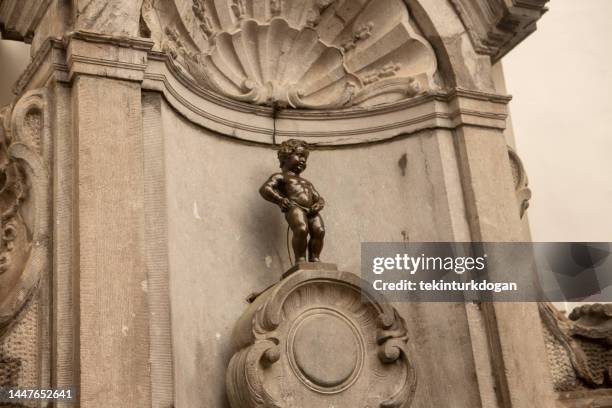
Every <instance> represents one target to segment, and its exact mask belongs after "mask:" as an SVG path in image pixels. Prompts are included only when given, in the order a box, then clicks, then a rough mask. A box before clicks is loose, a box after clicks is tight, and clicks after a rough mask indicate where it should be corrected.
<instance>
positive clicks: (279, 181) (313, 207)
mask: <svg viewBox="0 0 612 408" xmlns="http://www.w3.org/2000/svg"><path fill="white" fill-rule="evenodd" d="M309 153H310V152H309V150H308V144H307V143H306V142H304V141H302V140H296V139H291V140H287V141H285V142H283V143H281V145H280V149H279V151H278V160H279V161H280V168H281V170H282V172H281V173H276V174H273V175H272V176H270V178H269V179H268V181H266V182H265V183H264V185H263V186H261V189H260V190H259V192H260V194H261V195H262V197H263V198H265V199H266V200H268V201H270V202H272V203H274V204H276V205H278V206H279V207H280V209H281V211H282V212H284V213H285V218H286V219H287V222H288V223H289V227H290V228H291V231H292V232H293V239H292V241H291V246H292V247H293V253H294V254H295V262H296V263H297V262H304V261H306V251H307V250H308V261H310V262H320V259H319V257H320V256H321V250H323V238H324V236H325V227H324V225H323V219H322V218H321V215H320V214H319V212H320V211H321V210H323V207H324V206H325V200H323V197H321V196H320V195H319V193H318V192H317V190H315V188H314V186H313V185H312V183H310V182H309V181H308V180H306V179H304V178H302V177H300V174H301V173H302V172H303V171H304V170H306V161H307V160H308V155H309ZM309 236H310V240H309V239H308V237H309Z"/></svg>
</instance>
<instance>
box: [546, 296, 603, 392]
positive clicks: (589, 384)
mask: <svg viewBox="0 0 612 408" xmlns="http://www.w3.org/2000/svg"><path fill="white" fill-rule="evenodd" d="M540 314H541V315H542V321H543V323H544V332H545V335H546V351H547V352H548V359H549V361H550V365H551V371H552V376H553V381H554V383H553V384H554V386H555V390H557V391H562V392H568V391H584V390H586V389H595V388H611V387H612V305H610V304H607V305H602V304H595V305H584V306H581V307H578V308H576V309H574V310H573V311H572V313H571V314H570V316H569V319H568V318H567V317H566V316H565V315H564V314H562V313H561V312H559V311H558V310H557V309H556V308H555V307H554V305H552V304H548V303H544V304H541V305H540Z"/></svg>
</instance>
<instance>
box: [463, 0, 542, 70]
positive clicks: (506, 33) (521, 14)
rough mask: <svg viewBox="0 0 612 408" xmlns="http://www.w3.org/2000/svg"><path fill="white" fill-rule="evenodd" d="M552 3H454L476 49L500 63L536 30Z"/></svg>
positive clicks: (528, 0)
mask: <svg viewBox="0 0 612 408" xmlns="http://www.w3.org/2000/svg"><path fill="white" fill-rule="evenodd" d="M548 1H549V0H451V3H452V4H453V6H454V7H455V8H456V10H457V12H458V13H459V16H461V19H462V21H463V23H464V24H465V26H466V29H467V31H468V33H469V34H470V38H471V39H472V41H473V43H474V47H475V48H476V49H477V50H478V51H479V52H482V53H485V54H488V55H491V56H492V57H493V59H494V60H499V59H500V58H502V57H503V56H504V55H505V54H506V53H508V52H509V51H510V50H511V49H512V48H514V47H515V46H516V45H517V44H518V43H520V42H521V41H523V40H524V39H525V37H527V36H528V35H530V34H531V33H533V32H534V31H535V30H536V28H537V27H536V23H537V22H538V20H539V19H540V18H541V17H542V15H543V14H544V13H545V12H546V11H547V10H548V9H547V8H546V7H545V6H546V3H548Z"/></svg>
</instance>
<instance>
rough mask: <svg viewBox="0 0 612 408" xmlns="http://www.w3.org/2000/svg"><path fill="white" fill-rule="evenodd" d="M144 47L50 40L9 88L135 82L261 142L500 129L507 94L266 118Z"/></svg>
mask: <svg viewBox="0 0 612 408" xmlns="http://www.w3.org/2000/svg"><path fill="white" fill-rule="evenodd" d="M151 46H152V43H151V42H150V41H148V40H144V39H140V38H121V37H112V36H106V35H99V34H95V33H89V32H75V33H71V34H70V35H69V36H67V37H66V38H63V39H59V38H53V39H49V40H47V41H46V42H45V44H44V45H43V46H42V47H41V48H40V49H39V51H38V52H37V53H36V54H35V55H34V58H33V60H32V63H31V64H30V66H29V67H28V69H27V70H26V71H25V72H24V74H23V75H22V77H21V78H20V79H19V81H18V83H17V84H16V88H15V91H16V93H17V94H21V93H23V92H24V91H26V90H27V89H32V88H35V87H41V86H44V85H45V84H46V83H47V82H49V81H53V80H55V81H60V82H70V81H72V80H73V79H74V77H75V75H91V76H100V77H112V78H117V79H123V80H129V81H137V82H140V83H141V84H142V88H143V90H145V91H146V90H149V91H155V92H160V93H162V94H163V95H164V97H165V99H166V101H167V102H168V104H169V105H170V106H172V107H173V108H174V109H175V110H176V111H177V112H179V113H180V114H181V115H182V116H184V117H185V118H187V119H188V120H189V121H191V122H193V123H194V124H196V125H198V126H202V127H205V128H208V129H211V130H213V131H215V132H218V133H221V134H223V135H226V136H229V137H232V138H236V139H240V140H245V141H249V142H255V143H264V144H272V143H279V142H280V141H282V140H283V139H285V138H292V137H300V138H302V139H305V140H307V141H308V142H310V143H314V144H318V145H322V146H324V145H351V144H362V143H371V142H377V141H382V140H386V139H391V138H394V137H399V136H405V135H407V134H411V133H415V132H419V131H422V130H426V129H436V128H441V129H455V128H457V127H459V126H462V125H471V126H479V127H487V128H495V129H500V130H501V129H504V128H505V126H506V118H507V109H506V105H507V104H508V103H509V101H510V99H511V98H510V97H509V96H507V95H497V94H492V93H487V92H480V91H475V90H468V89H452V90H432V91H428V92H425V93H422V94H420V95H418V96H416V97H414V98H411V99H407V100H403V101H400V102H396V103H393V104H386V105H379V106H374V107H369V108H362V107H354V108H351V109H343V110H293V109H285V110H280V111H277V112H276V119H273V116H274V115H275V114H274V112H273V110H272V109H271V108H269V107H266V106H260V105H254V104H249V103H245V102H239V101H236V100H234V99H231V98H229V97H226V96H223V95H219V94H216V93H214V92H212V91H210V90H208V89H205V88H203V87H201V86H199V85H197V84H196V83H195V81H193V80H192V79H191V78H190V77H189V75H188V74H187V73H186V72H185V71H183V70H182V68H180V67H179V66H178V65H176V64H175V63H174V61H173V60H172V58H170V57H168V56H167V55H166V54H163V53H159V52H154V51H151ZM275 130H276V132H275Z"/></svg>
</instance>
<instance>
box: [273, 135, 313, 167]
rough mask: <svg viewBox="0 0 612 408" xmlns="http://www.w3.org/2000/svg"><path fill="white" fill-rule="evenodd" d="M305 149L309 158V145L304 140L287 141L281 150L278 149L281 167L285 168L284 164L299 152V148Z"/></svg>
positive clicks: (281, 146) (282, 144)
mask: <svg viewBox="0 0 612 408" xmlns="http://www.w3.org/2000/svg"><path fill="white" fill-rule="evenodd" d="M300 147H301V148H302V149H304V153H305V154H306V156H307V157H308V154H309V153H310V151H309V150H308V143H306V142H305V141H303V140H298V139H289V140H285V141H284V142H283V143H281V145H280V148H279V149H278V161H279V162H280V166H281V167H283V163H284V162H285V160H287V158H288V157H289V156H291V155H292V154H293V153H295V152H296V151H297V149H298V148H300Z"/></svg>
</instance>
